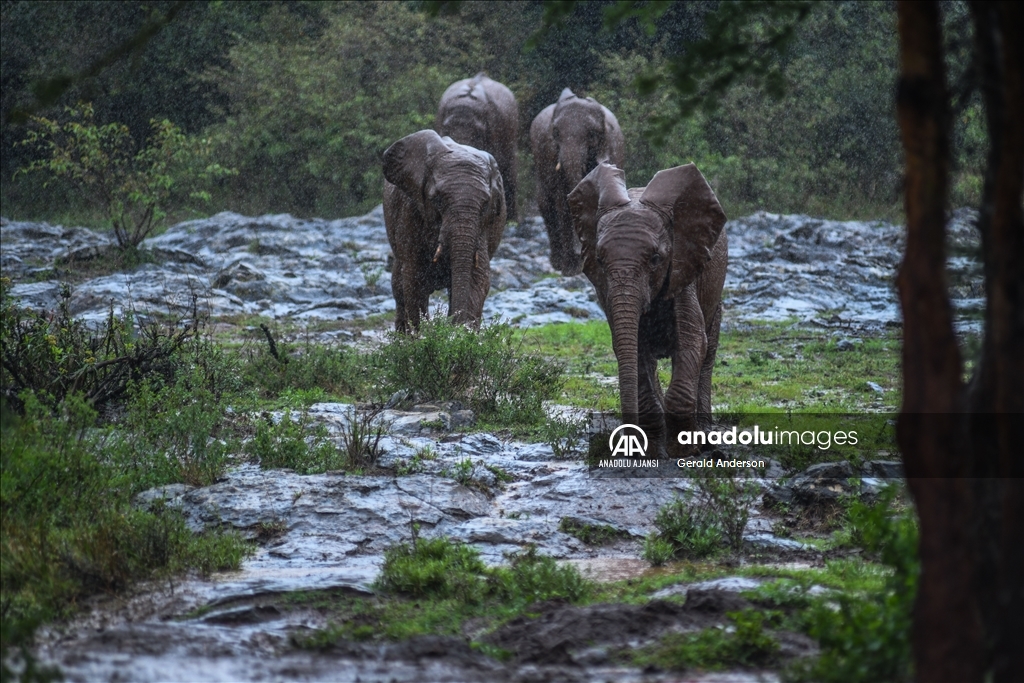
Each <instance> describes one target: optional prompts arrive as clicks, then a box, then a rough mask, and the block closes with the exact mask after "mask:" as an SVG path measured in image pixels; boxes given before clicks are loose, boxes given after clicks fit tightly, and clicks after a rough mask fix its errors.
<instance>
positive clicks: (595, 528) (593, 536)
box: [558, 517, 629, 545]
mask: <svg viewBox="0 0 1024 683" xmlns="http://www.w3.org/2000/svg"><path fill="white" fill-rule="evenodd" d="M558 530H559V531H561V532H562V533H565V534H569V535H570V536H574V537H576V538H578V539H579V540H580V541H582V542H583V543H586V544H587V545H605V544H607V543H611V542H612V541H615V540H617V539H619V538H623V537H628V536H629V534H628V533H626V532H624V531H620V530H619V529H616V528H615V527H613V526H610V525H608V524H587V523H585V522H580V521H578V520H575V519H573V518H571V517H563V518H562V519H561V520H560V521H559V522H558Z"/></svg>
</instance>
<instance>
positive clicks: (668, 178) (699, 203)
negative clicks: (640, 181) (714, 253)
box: [640, 164, 725, 290]
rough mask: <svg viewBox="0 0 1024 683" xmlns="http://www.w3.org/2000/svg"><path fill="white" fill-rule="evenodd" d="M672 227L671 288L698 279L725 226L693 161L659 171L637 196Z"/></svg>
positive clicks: (717, 207)
mask: <svg viewBox="0 0 1024 683" xmlns="http://www.w3.org/2000/svg"><path fill="white" fill-rule="evenodd" d="M640 201H641V203H643V204H646V205H647V206H649V207H651V208H652V209H654V210H656V211H657V212H658V213H659V214H661V215H662V216H663V217H664V218H665V219H666V220H668V221H669V223H670V226H671V227H670V229H671V230H672V280H671V284H670V286H671V287H672V288H673V290H678V288H681V287H685V286H686V285H688V284H690V283H691V282H693V281H694V280H695V279H697V276H698V275H699V274H700V273H701V271H703V270H704V266H705V265H706V264H707V262H708V261H709V260H711V250H712V249H713V248H714V246H715V243H716V242H718V237H719V235H721V234H722V227H723V226H724V225H725V211H723V210H722V205H721V204H719V203H718V197H716V196H715V191H714V190H712V189H711V186H710V185H708V181H707V180H705V179H704V176H703V175H701V172H700V171H698V170H697V167H696V166H694V165H693V164H687V165H685V166H676V167H675V168H669V169H666V170H664V171H658V172H657V173H656V174H655V175H654V178H653V179H652V180H651V183H650V184H649V185H648V186H647V188H646V189H645V190H644V193H643V195H641V197H640Z"/></svg>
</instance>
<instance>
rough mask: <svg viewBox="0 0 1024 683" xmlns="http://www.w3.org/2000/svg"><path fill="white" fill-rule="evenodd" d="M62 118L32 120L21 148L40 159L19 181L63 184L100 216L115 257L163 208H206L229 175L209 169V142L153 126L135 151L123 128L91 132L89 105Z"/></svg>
mask: <svg viewBox="0 0 1024 683" xmlns="http://www.w3.org/2000/svg"><path fill="white" fill-rule="evenodd" d="M64 111H65V114H66V115H67V120H66V121H65V122H64V123H60V122H58V121H54V120H51V119H47V118H45V117H42V116H33V117H32V122H33V124H34V125H35V127H34V128H33V129H31V130H29V132H28V135H27V137H26V138H25V140H23V141H22V142H21V143H20V144H22V145H30V146H33V147H36V148H37V149H38V150H39V151H40V153H41V155H42V156H43V158H41V159H37V160H36V161H33V162H32V163H30V164H29V165H28V166H25V167H24V168H21V169H19V171H18V173H19V174H20V173H31V172H35V171H41V172H44V173H48V174H49V175H50V176H52V177H53V178H62V179H65V180H67V181H68V182H69V183H70V184H71V186H72V187H74V188H75V189H76V190H77V191H78V192H79V193H80V194H81V195H82V197H83V198H84V199H85V200H86V201H88V202H90V203H92V204H93V205H95V206H96V207H97V208H99V209H100V210H102V211H103V212H104V214H105V215H106V217H107V219H108V220H110V224H111V227H113V229H114V236H115V237H116V239H117V243H118V245H119V246H120V247H121V248H122V249H126V250H127V249H131V250H134V249H135V248H136V247H138V245H139V243H140V242H142V240H144V239H146V237H148V236H149V235H150V234H151V233H152V232H153V230H154V229H155V228H156V227H158V226H159V224H160V222H161V221H162V220H163V219H164V217H165V216H166V215H167V214H166V211H167V208H168V204H169V203H171V202H172V201H176V202H187V201H190V200H191V201H195V200H198V201H203V202H208V201H209V200H210V194H209V192H207V191H206V189H205V188H206V186H208V185H209V184H210V183H211V182H212V181H213V180H215V179H217V178H223V177H225V176H229V175H233V174H234V173H235V171H233V170H232V169H228V168H225V167H223V166H221V165H220V164H216V163H212V162H210V154H211V150H212V142H211V141H210V140H206V139H196V138H189V137H188V136H186V135H185V134H184V133H183V132H181V129H179V128H178V127H177V126H175V125H174V124H173V123H171V122H170V121H167V120H163V121H158V120H156V119H153V120H152V121H151V122H150V124H151V126H152V132H151V134H150V138H149V141H148V144H147V145H146V147H144V148H143V149H141V150H139V151H136V143H135V140H134V139H133V138H132V135H131V132H130V131H129V130H128V126H126V125H124V124H122V123H108V124H106V125H103V126H100V125H97V124H96V123H95V122H94V120H93V108H92V105H91V104H88V103H80V104H78V105H77V106H74V107H65V110H64ZM49 182H50V181H49V180H47V181H46V183H47V184H49Z"/></svg>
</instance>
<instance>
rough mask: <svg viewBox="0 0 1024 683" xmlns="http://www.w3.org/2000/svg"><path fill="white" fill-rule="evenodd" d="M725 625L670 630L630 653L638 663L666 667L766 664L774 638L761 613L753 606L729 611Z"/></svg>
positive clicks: (771, 655)
mask: <svg viewBox="0 0 1024 683" xmlns="http://www.w3.org/2000/svg"><path fill="white" fill-rule="evenodd" d="M727 616H728V618H729V620H730V621H731V622H732V625H731V626H730V627H729V628H723V627H716V628H707V629H704V630H702V631H698V632H696V633H671V634H668V635H666V636H663V637H662V638H661V639H660V640H659V642H658V643H657V644H656V645H653V646H649V647H646V648H643V649H641V650H640V651H639V652H637V653H636V654H634V655H633V662H634V663H635V664H637V665H639V666H644V667H647V666H654V667H657V668H659V669H665V670H668V671H686V670H688V669H706V670H717V669H724V668H726V667H731V666H745V667H750V666H768V665H770V664H772V663H774V661H775V659H776V655H777V653H778V650H779V644H778V642H776V640H775V639H774V638H773V637H772V636H771V635H769V634H768V633H766V632H765V630H764V621H765V615H764V614H762V613H761V612H758V611H756V610H744V611H742V612H730V613H729V614H728V615H727Z"/></svg>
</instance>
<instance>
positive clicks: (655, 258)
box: [651, 252, 661, 268]
mask: <svg viewBox="0 0 1024 683" xmlns="http://www.w3.org/2000/svg"><path fill="white" fill-rule="evenodd" d="M660 263H661V254H659V253H658V252H654V253H653V254H651V267H652V268H657V267H658V265H659V264H660Z"/></svg>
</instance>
